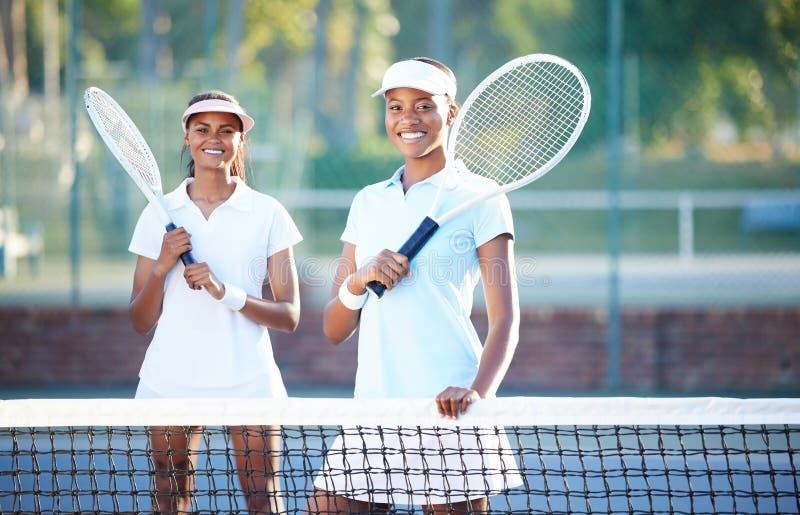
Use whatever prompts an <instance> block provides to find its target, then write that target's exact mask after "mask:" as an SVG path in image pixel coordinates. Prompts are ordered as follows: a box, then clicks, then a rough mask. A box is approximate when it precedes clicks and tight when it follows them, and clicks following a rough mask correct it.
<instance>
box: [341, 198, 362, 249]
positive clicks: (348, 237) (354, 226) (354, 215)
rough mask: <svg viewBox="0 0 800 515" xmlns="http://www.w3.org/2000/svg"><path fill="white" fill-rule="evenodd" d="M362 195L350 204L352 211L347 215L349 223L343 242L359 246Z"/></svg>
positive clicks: (345, 227) (343, 235)
mask: <svg viewBox="0 0 800 515" xmlns="http://www.w3.org/2000/svg"><path fill="white" fill-rule="evenodd" d="M361 198H362V194H361V192H359V193H358V194H357V195H356V196H355V198H354V199H353V202H352V204H350V211H349V212H348V213H347V223H346V224H345V226H344V232H342V236H341V238H340V239H341V240H342V241H343V242H346V243H352V244H354V245H358V220H359V218H360V212H361V209H360V207H359V206H360V205H361Z"/></svg>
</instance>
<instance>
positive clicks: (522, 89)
mask: <svg viewBox="0 0 800 515" xmlns="http://www.w3.org/2000/svg"><path fill="white" fill-rule="evenodd" d="M590 110H591V92H590V90H589V84H588V83H587V82H586V78H585V77H584V76H583V74H582V73H581V72H580V70H578V68H577V67H575V65H573V64H572V63H570V62H568V61H566V60H564V59H562V58H560V57H558V56H554V55H550V54H531V55H526V56H522V57H518V58H516V59H514V60H512V61H509V62H508V63H506V64H504V65H503V66H502V67H500V68H498V69H497V70H495V71H494V72H493V73H491V74H490V75H489V76H487V77H486V78H485V79H484V80H483V81H481V83H480V84H478V86H477V87H476V88H475V89H474V90H473V91H472V93H470V95H469V97H467V99H466V100H465V101H464V104H463V106H462V107H461V109H460V110H459V112H458V114H457V115H456V118H455V120H454V122H453V126H452V127H451V130H450V136H449V139H448V146H447V155H448V159H449V160H451V161H452V162H453V163H454V164H455V169H456V170H457V171H459V172H462V173H463V172H464V171H465V170H468V171H469V172H470V173H472V174H475V175H478V176H482V177H484V178H486V179H489V180H490V181H491V183H493V184H496V185H497V186H498V189H499V190H501V191H509V190H512V189H516V188H518V187H520V186H524V185H525V184H528V183H530V182H532V181H534V180H536V179H538V178H540V177H542V176H543V175H544V174H546V173H547V172H548V171H550V170H551V169H552V168H553V167H554V166H555V165H556V164H557V163H558V162H559V161H561V159H562V158H563V157H564V156H565V155H566V154H567V152H569V150H570V149H571V148H572V146H573V145H574V144H575V142H576V141H577V139H578V137H579V136H580V134H581V131H582V130H583V127H584V125H586V120H587V119H588V118H589V111H590ZM481 182H484V183H486V181H481Z"/></svg>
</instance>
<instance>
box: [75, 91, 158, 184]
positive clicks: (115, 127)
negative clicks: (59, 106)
mask: <svg viewBox="0 0 800 515" xmlns="http://www.w3.org/2000/svg"><path fill="white" fill-rule="evenodd" d="M89 102H90V103H91V104H92V105H91V107H92V109H93V111H94V113H95V115H96V118H97V119H98V120H99V121H100V123H101V124H102V126H103V129H104V130H105V131H106V134H107V135H108V136H109V138H110V139H111V141H112V142H113V145H114V146H115V147H116V149H117V151H118V152H119V153H120V154H122V155H123V156H124V158H125V159H126V160H127V161H128V162H129V163H130V164H131V165H132V166H133V167H134V169H135V170H136V172H137V173H138V174H139V177H140V178H141V179H142V180H144V181H145V182H146V183H147V184H148V185H149V186H151V187H153V188H157V189H160V188H161V178H160V175H159V174H158V173H156V172H154V170H153V165H152V163H153V159H154V158H153V157H152V155H151V153H150V151H149V149H148V148H147V146H146V145H145V144H143V143H142V141H141V138H140V137H138V136H137V133H136V132H134V130H132V129H131V126H130V124H131V123H132V122H130V121H128V120H127V119H126V118H125V117H124V116H122V115H121V113H120V112H119V110H118V108H117V107H116V106H115V105H114V104H112V103H110V102H108V101H107V100H106V99H105V98H103V97H102V95H100V94H93V95H91V96H90V97H89Z"/></svg>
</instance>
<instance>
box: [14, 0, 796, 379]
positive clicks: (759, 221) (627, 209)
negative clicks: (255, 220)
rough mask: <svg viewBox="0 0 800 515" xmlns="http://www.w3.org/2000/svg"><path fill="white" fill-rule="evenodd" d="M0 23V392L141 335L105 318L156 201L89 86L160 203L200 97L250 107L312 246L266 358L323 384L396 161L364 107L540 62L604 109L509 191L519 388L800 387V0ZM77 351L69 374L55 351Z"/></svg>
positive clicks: (171, 8) (291, 9)
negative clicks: (140, 148)
mask: <svg viewBox="0 0 800 515" xmlns="http://www.w3.org/2000/svg"><path fill="white" fill-rule="evenodd" d="M0 17H1V18H2V26H1V27H0V28H1V29H2V38H0V45H2V46H0V88H1V89H0V92H1V93H2V102H0V116H1V117H2V118H1V119H2V122H1V124H0V216H1V218H0V274H1V275H2V277H0V318H1V319H2V325H0V354H3V355H4V356H5V357H3V356H0V371H2V372H1V373H0V386H5V387H14V388H16V387H30V386H35V385H39V384H44V385H48V386H63V385H64V384H68V385H72V386H75V385H81V384H85V385H94V384H98V383H99V384H104V385H107V384H117V383H122V384H128V383H132V382H134V381H135V371H136V370H137V369H138V364H139V363H140V361H141V355H142V352H143V349H144V347H145V346H146V340H145V339H142V338H141V337H138V336H137V335H135V334H133V332H132V330H130V329H129V328H128V327H127V326H124V327H122V328H116V329H115V332H114V333H113V337H112V336H110V335H109V334H110V333H109V332H107V331H108V329H107V327H106V325H104V324H108V320H109V319H113V320H115V321H123V322H122V323H123V325H124V324H125V323H126V322H124V321H125V315H124V310H125V306H126V305H127V302H128V298H129V295H130V286H131V281H132V273H133V266H134V262H135V257H134V256H132V255H131V254H129V253H128V252H127V246H128V243H129V239H130V235H131V233H132V229H133V226H134V224H135V223H136V220H137V217H138V215H139V213H140V211H141V209H142V208H143V206H144V203H145V201H144V198H143V197H142V195H141V194H140V192H139V191H138V190H137V189H136V187H135V186H134V185H133V184H132V183H131V182H130V180H129V179H128V177H127V176H126V175H125V174H124V173H123V172H122V171H121V169H120V167H119V166H118V165H117V163H116V162H115V161H114V158H113V156H112V155H111V153H110V152H108V151H107V150H106V148H105V147H104V146H103V144H102V142H101V140H100V139H99V137H98V136H97V134H96V132H95V131H94V128H93V127H92V126H91V124H90V122H89V119H88V117H87V116H86V114H85V111H84V109H83V106H82V104H81V95H82V92H83V90H84V89H85V88H86V87H88V86H98V87H100V88H102V89H104V90H106V91H107V92H109V93H110V94H111V95H112V96H113V97H114V98H115V99H116V100H117V101H118V102H119V103H120V104H121V105H122V106H123V107H124V108H125V109H126V110H127V111H128V113H129V114H130V115H131V117H132V118H133V119H134V121H135V122H136V123H137V124H138V125H139V128H140V129H141V131H142V133H143V134H144V136H145V138H146V139H147V141H148V142H149V144H150V146H151V147H152V150H153V152H154V154H155V155H156V158H157V160H158V162H159V165H160V168H161V173H162V178H163V183H164V189H165V190H166V191H169V190H171V189H173V188H174V187H176V186H177V185H178V184H179V183H180V181H181V180H182V178H183V177H184V176H185V174H186V163H187V158H186V156H182V154H181V149H182V137H183V133H182V130H181V127H180V121H179V120H180V115H181V113H182V112H183V109H184V108H185V106H186V104H187V102H188V100H189V98H190V97H191V96H192V95H194V94H195V93H198V92H200V91H204V90H207V89H222V90H224V91H227V92H229V93H232V94H233V95H235V96H236V97H237V98H238V99H239V101H240V102H241V103H242V105H243V106H244V107H245V108H246V109H247V111H248V112H249V113H250V114H251V115H252V116H253V117H254V118H255V119H256V126H255V129H254V130H253V131H251V132H250V133H248V138H249V151H250V154H249V160H248V162H249V165H250V168H249V170H248V172H249V177H248V182H249V183H250V184H251V185H253V186H254V187H255V188H256V189H258V190H260V191H263V192H266V193H269V194H271V195H273V196H275V197H277V198H278V199H279V200H280V201H281V202H282V203H283V204H284V205H286V207H287V208H288V209H289V211H290V212H291V214H292V216H293V217H294V219H295V220H296V222H297V223H298V225H299V227H300V229H301V231H302V233H303V235H304V237H305V240H304V242H303V243H301V244H300V245H298V246H297V247H296V253H297V255H298V268H299V271H300V275H301V279H302V280H303V295H304V297H303V300H304V310H305V311H304V314H303V321H302V324H301V330H300V333H301V334H298V335H293V336H285V337H284V336H282V335H277V336H276V337H275V338H274V341H275V342H276V355H277V357H278V359H279V364H280V365H281V367H282V369H283V370H284V372H285V377H286V378H287V382H288V383H290V384H291V385H296V386H297V388H298V389H299V388H301V387H303V386H309V385H312V386H314V387H315V388H319V389H321V391H325V388H327V387H328V386H330V387H331V388H333V387H334V386H335V387H346V383H347V380H346V379H343V378H341V377H340V376H338V375H336V373H335V372H332V373H331V374H332V375H330V376H325V375H324V374H323V375H320V373H319V371H318V369H317V368H314V367H315V366H316V365H314V364H313V363H311V364H310V362H312V361H313V360H314V359H315V356H316V357H317V358H318V359H324V360H327V359H330V358H329V356H331V355H332V353H333V352H334V351H331V350H328V348H327V347H326V344H325V343H324V341H323V338H322V336H321V326H320V324H319V310H320V308H321V306H322V304H323V303H324V301H325V299H326V298H327V296H328V293H329V288H330V286H329V285H330V281H331V276H332V266H331V262H332V260H333V259H334V258H335V257H336V256H338V254H339V252H340V250H341V243H340V241H339V236H340V234H341V231H342V229H343V227H344V221H345V217H346V214H347V208H348V207H349V203H350V200H351V199H352V197H353V195H354V193H355V191H357V189H358V188H360V187H362V186H364V185H366V184H369V183H372V182H376V181H379V180H382V179H384V178H387V177H389V176H390V175H391V174H392V173H393V171H394V170H395V169H396V168H397V167H398V166H399V165H400V164H402V163H401V161H400V159H399V157H398V155H397V153H396V152H395V151H394V149H393V147H392V146H391V145H390V144H389V143H388V142H387V140H386V138H385V135H384V132H383V121H382V116H383V105H382V103H381V101H380V100H379V99H373V98H371V97H370V93H371V92H372V91H374V90H375V89H376V88H377V87H378V85H379V83H380V79H381V76H382V73H383V71H384V70H385V68H386V67H387V66H388V65H389V64H391V63H392V62H393V61H395V60H397V59H401V58H409V57H414V56H421V55H425V56H430V57H434V58H437V59H439V60H441V61H443V62H445V63H447V64H448V65H449V66H450V67H451V68H452V69H453V70H454V72H455V73H456V75H457V77H458V79H459V96H460V98H461V100H463V99H464V98H465V97H466V95H467V94H468V92H469V91H470V90H471V89H472V88H473V87H474V86H475V85H476V84H477V83H478V82H479V81H480V80H481V79H482V78H483V77H484V76H485V75H487V74H488V73H490V72H491V71H492V70H494V69H495V68H497V67H499V66H500V65H501V64H503V63H504V62H506V61H508V60H510V59H512V58H514V57H516V56H519V55H523V54H530V53H550V54H556V55H559V56H561V57H564V58H565V59H567V60H569V61H571V62H573V63H574V64H575V65H577V66H578V68H580V69H581V70H582V71H583V73H584V74H585V76H586V77H587V80H588V82H589V85H590V87H591V90H592V96H593V106H592V113H591V116H590V118H589V121H588V123H587V125H586V128H585V130H584V132H583V134H582V136H581V138H580V140H579V141H578V142H577V144H576V145H575V147H574V148H573V150H572V151H571V153H570V154H569V155H568V156H567V158H566V159H564V161H563V162H562V163H561V164H559V165H558V167H557V168H556V169H555V170H554V171H552V172H551V173H550V174H548V175H547V176H546V177H544V178H543V179H542V180H540V181H537V182H536V183H535V184H533V185H531V186H528V187H526V188H525V189H523V190H521V191H519V192H516V193H513V194H512V195H511V196H510V199H511V203H512V208H513V210H514V216H515V225H516V251H517V255H518V256H517V261H518V262H517V265H518V274H519V284H520V293H521V299H522V304H523V330H522V337H521V341H520V348H519V350H518V355H519V356H518V357H519V361H518V364H516V365H515V366H516V368H514V367H512V371H511V372H510V374H512V377H510V384H511V385H512V386H513V389H514V391H523V392H526V393H528V392H533V391H558V392H563V391H570V392H572V391H578V392H597V391H635V392H657V393H667V392H675V391H677V392H684V393H686V392H688V393H698V392H722V393H729V392H734V393H740V392H744V393H754V392H755V393H766V394H770V393H775V392H779V393H782V394H787V393H788V394H792V395H795V394H797V393H798V392H800V259H798V258H799V257H800V254H799V253H800V2H798V1H797V0H742V1H737V2H729V1H722V0H716V1H712V0H706V1H703V2H697V1H692V0H682V1H663V0H662V1H659V0H608V1H600V0H496V1H484V0H429V1H421V0H405V1H390V0H220V1H214V0H167V1H156V0H139V1H137V0H29V1H24V0H3V1H2V2H0ZM476 304H478V305H477V306H476V313H477V314H476V318H477V319H480V316H479V315H480V313H481V309H482V308H481V306H480V301H478V302H477V303H476ZM87 313H88V314H87ZM115 323H120V322H115ZM478 323H479V325H480V322H478ZM82 324H89V325H91V326H92V327H95V329H91V328H89V329H82V330H81V331H78V330H77V329H75V327H76V325H78V326H82ZM76 331H78V332H76ZM125 331H127V332H128V333H130V334H127V333H125ZM121 333H122V334H121ZM87 335H88V336H87ZM92 338H94V339H96V340H104V341H103V342H102V343H103V345H100V344H98V345H97V347H96V348H95V347H90V349H91V350H87V348H86V347H81V345H88V343H87V342H88V341H89V340H91V339H92ZM114 338H117V339H119V340H120V341H121V342H123V343H118V346H119V345H129V343H128V342H130V341H135V342H138V346H135V349H134V350H129V351H128V352H130V354H128V355H126V354H124V351H121V352H123V353H122V354H120V355H114V356H117V357H110V358H107V359H108V361H109V363H108V364H107V365H102V366H101V367H100V368H103V370H104V371H105V372H103V371H98V367H96V366H95V365H94V364H92V363H90V362H88V361H86V359H85V358H77V357H76V356H82V354H81V353H82V352H88V353H90V354H91V355H92V356H96V355H97V354H103V353H106V352H111V351H110V350H108V349H109V347H113V346H114V342H115V341H116V340H114ZM137 338H138V339H137ZM292 338H296V340H293V339H292ZM59 339H61V342H62V345H59ZM70 339H74V340H79V341H76V342H75V343H74V345H73V344H70V345H67V343H66V342H67V341H72V340H70ZM578 340H580V341H578ZM584 340H586V341H585V342H584ZM293 341H302V342H304V345H305V343H307V344H308V346H305V347H301V349H302V357H291V356H290V354H289V353H290V352H292V351H291V350H290V349H291V348H293V343H292V342H293ZM675 342H682V344H683V346H681V347H678V346H676V345H677V344H676V343H675ZM278 343H280V345H278ZM578 343H580V345H578ZM587 346H588V347H587ZM41 347H44V348H43V349H40V348H41ZM63 347H66V348H67V349H68V350H65V349H64V348H63ZM350 347H351V348H352V347H354V345H351V346H350ZM693 347H694V348H696V349H700V348H701V347H702V348H704V349H705V348H709V349H713V351H710V353H708V352H706V353H704V352H701V351H699V350H698V354H697V355H696V356H694V357H693V358H692V359H688V358H687V357H686V353H688V352H690V351H689V350H687V349H691V348H693ZM323 348H324V349H325V350H324V351H323V350H318V349H323ZM34 349H40V350H34ZM128 349H131V347H128ZM298 352H300V351H298ZM341 352H344V353H347V352H349V353H350V354H343V355H346V356H348V359H350V360H351V363H350V364H348V366H349V367H351V368H352V367H354V361H352V360H353V359H354V358H353V355H352V349H351V350H347V351H341ZM556 352H558V353H560V354H559V357H558V359H555V358H553V354H554V353H556ZM54 353H56V354H54ZM282 353H283V354H282ZM320 353H324V354H320ZM679 353H683V354H684V355H682V356H678V354H679ZM40 355H41V356H43V357H42V358H41V360H42V361H41V362H40V363H38V364H37V362H36V359H37V356H40ZM44 356H49V357H44ZM53 356H56V357H53ZM120 356H121V357H120ZM126 356H127V357H126ZM320 356H322V357H320ZM70 359H72V360H76V361H75V362H74V363H72V364H71V365H70V367H71V368H70V372H69V374H67V373H63V372H58V371H57V367H55V366H54V365H52V364H50V361H49V360H56V361H59V362H61V363H62V364H63V362H64V361H65V360H70ZM736 359H738V361H735V360H736ZM32 360H33V363H32V362H31V361H32ZM731 360H734V361H731ZM121 361H124V362H126V364H125V370H126V372H125V373H122V374H118V375H114V374H110V375H109V374H108V373H107V370H105V367H111V368H113V367H114V366H115V365H119V364H120V362H121ZM128 361H130V362H132V364H131V363H128ZM119 366H121V365H119ZM303 367H306V368H303ZM537 367H539V368H537ZM543 367H544V368H547V369H548V370H550V372H551V373H552V374H554V375H557V376H558V378H556V379H553V380H552V381H551V380H550V379H548V377H549V376H547V375H546V374H545V373H544V372H542V371H541V369H542V368H543ZM322 368H324V366H323V367H322ZM351 368H348V369H347V370H348V371H349V370H351ZM23 369H24V370H25V373H24V374H23V373H21V372H20V370H23ZM131 370H132V372H130V371H131ZM303 370H305V371H306V372H305V373H304V372H303ZM564 371H567V372H564ZM582 374H584V375H583V376H582ZM344 375H346V374H344ZM590 375H591V379H586V378H587V377H589V376H590ZM325 377H331V378H332V379H330V381H328V380H326V379H325ZM81 378H83V379H82V380H81ZM320 378H321V379H320ZM565 378H566V379H565ZM349 380H350V381H352V377H351V378H350V379H349ZM343 385H344V386H343Z"/></svg>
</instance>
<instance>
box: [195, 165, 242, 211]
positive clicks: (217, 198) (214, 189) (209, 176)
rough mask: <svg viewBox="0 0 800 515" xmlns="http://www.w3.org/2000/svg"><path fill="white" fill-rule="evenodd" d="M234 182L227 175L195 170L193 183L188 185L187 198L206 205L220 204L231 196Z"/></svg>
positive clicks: (234, 187) (218, 172)
mask: <svg viewBox="0 0 800 515" xmlns="http://www.w3.org/2000/svg"><path fill="white" fill-rule="evenodd" d="M235 189H236V181H235V180H234V178H233V177H232V176H231V175H230V174H229V173H223V172H220V171H217V172H214V173H208V172H203V171H201V170H195V175H194V181H193V182H192V183H191V184H189V188H188V193H189V198H191V199H192V200H193V201H195V202H198V201H201V202H206V203H212V204H214V203H222V202H224V201H225V200H227V199H228V197H230V196H231V195H232V194H233V191H234V190H235Z"/></svg>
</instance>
